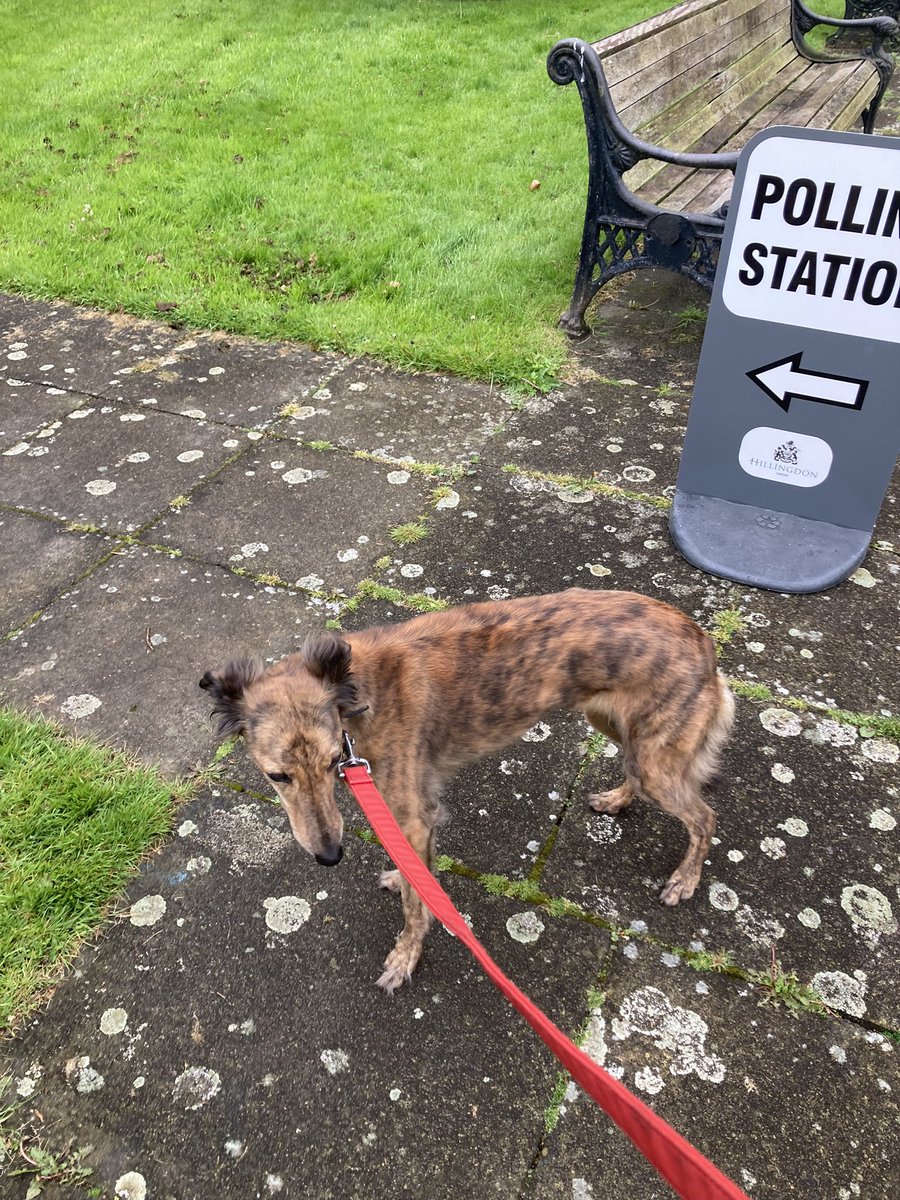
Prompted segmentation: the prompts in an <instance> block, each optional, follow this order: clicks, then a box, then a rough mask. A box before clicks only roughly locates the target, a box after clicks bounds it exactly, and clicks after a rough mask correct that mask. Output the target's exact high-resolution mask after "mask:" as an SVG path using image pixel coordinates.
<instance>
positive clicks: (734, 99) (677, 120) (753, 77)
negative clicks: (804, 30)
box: [621, 31, 796, 145]
mask: <svg viewBox="0 0 900 1200" xmlns="http://www.w3.org/2000/svg"><path fill="white" fill-rule="evenodd" d="M795 57H796V54H795V52H794V47H793V46H792V45H791V43H790V42H785V41H784V35H783V31H782V32H780V33H778V32H773V33H772V34H770V36H769V37H768V38H767V39H766V41H765V42H763V43H761V44H760V45H759V46H756V47H754V49H753V50H751V51H749V52H748V53H747V54H745V55H743V57H742V58H740V59H739V60H738V61H737V62H735V63H733V64H732V66H730V67H728V68H727V69H725V70H723V71H720V72H719V73H718V74H717V75H715V76H714V77H713V78H711V79H707V81H706V82H705V83H703V84H702V85H701V86H700V87H698V88H696V89H695V90H694V91H693V92H690V93H688V94H687V95H685V96H683V97H682V98H681V99H680V100H678V101H676V102H675V103H674V104H670V105H669V106H668V107H667V108H665V109H664V110H663V111H662V112H659V113H656V114H655V115H654V116H652V117H651V118H649V119H648V120H646V121H644V120H642V121H641V123H640V124H639V125H638V124H636V125H635V126H634V131H635V133H636V134H637V135H638V137H641V138H643V139H644V141H646V142H651V143H652V144H654V145H659V143H660V139H662V138H664V137H666V136H667V135H670V134H672V133H677V132H678V131H681V130H682V129H683V128H684V127H686V126H688V125H689V124H690V121H691V118H692V117H693V116H695V114H696V113H698V112H702V111H704V110H705V109H707V108H710V107H713V108H715V109H716V110H717V111H718V112H719V113H720V114H721V115H723V116H724V115H725V114H726V113H729V112H731V110H732V109H734V108H736V107H737V105H738V104H740V103H741V102H742V101H743V100H745V99H747V98H748V97H749V96H751V95H753V93H754V92H756V91H757V90H758V89H759V88H760V87H761V86H762V85H763V83H764V82H765V80H766V79H767V78H771V76H773V75H774V74H776V73H777V72H778V71H780V70H781V68H782V67H783V66H784V65H785V64H786V63H787V62H789V61H790V60H791V59H792V58H795ZM640 112H641V108H640V106H637V107H636V108H629V109H626V110H625V111H624V112H623V113H622V114H621V116H622V120H623V121H624V122H625V123H626V125H629V126H630V125H631V120H630V118H632V119H633V118H634V117H635V116H637V115H638V114H639V113H640ZM685 140H689V136H688V137H687V138H686V139H685Z"/></svg>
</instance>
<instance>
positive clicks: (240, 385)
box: [0, 295, 336, 428]
mask: <svg viewBox="0 0 900 1200" xmlns="http://www.w3.org/2000/svg"><path fill="white" fill-rule="evenodd" d="M12 346H15V347H16V349H15V350H12V349H11V347H12ZM11 355H12V356H13V357H12V358H11V357H10V356H11ZM335 365H336V359H335V356H333V355H330V354H326V353H318V352H316V351H314V350H311V349H310V348H309V347H305V346H296V345H291V344H288V343H275V342H271V343H263V342H253V341H251V340H250V339H249V338H242V337H239V336H237V335H233V334H222V333H208V332H200V331H190V330H185V329H173V328H172V327H171V326H169V325H165V324H163V323H162V322H157V321H139V320H136V319H135V318H133V317H124V316H119V315H116V314H107V313H98V312H94V311H93V310H91V309H84V308H75V307H73V306H72V305H68V304H60V303H55V302H54V303H46V302H43V301H36V300H24V299H22V298H20V297H16V296H3V295H0V380H2V378H3V376H4V375H7V376H12V377H14V378H17V379H23V380H28V381H30V382H32V383H40V382H46V383H48V384H50V385H51V386H53V387H56V388H65V389H71V390H75V391H80V392H84V393H87V394H89V395H92V396H94V397H98V398H104V399H108V400H130V401H134V402H139V403H144V404H153V405H155V406H157V407H158V408H160V409H163V410H166V411H169V412H177V413H180V412H182V411H184V410H185V409H192V410H198V409H200V410H202V411H203V412H204V413H205V414H206V416H207V418H208V419H209V420H211V421H220V422H224V423H226V424H232V425H245V426H247V427H250V428H261V427H262V426H263V425H265V424H267V423H268V422H270V421H271V420H273V418H275V417H276V416H277V414H278V413H279V412H280V410H281V409H282V408H283V407H284V406H285V405H286V404H295V403H302V402H303V401H304V399H305V398H306V396H308V395H309V393H310V392H312V391H314V390H315V389H316V388H317V387H318V386H319V384H320V383H322V382H323V381H324V380H325V379H327V378H328V376H329V375H330V374H331V373H332V372H333V370H334V369H335Z"/></svg>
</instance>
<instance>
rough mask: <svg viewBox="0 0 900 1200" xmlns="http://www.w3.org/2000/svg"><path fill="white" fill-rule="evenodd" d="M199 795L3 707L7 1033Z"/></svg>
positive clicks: (0, 951)
mask: <svg viewBox="0 0 900 1200" xmlns="http://www.w3.org/2000/svg"><path fill="white" fill-rule="evenodd" d="M188 792H189V785H188V784H186V783H175V784H173V783H170V782H167V781H166V780H164V779H163V778H162V777H161V776H160V775H159V774H158V773H157V772H155V771H153V770H150V769H149V768H146V767H140V766H137V765H135V764H134V763H133V762H132V761H131V760H129V759H128V758H126V757H125V756H124V755H122V754H119V753H116V752H114V751H111V750H108V749H106V748H104V747H101V746H97V745H95V744H93V743H90V742H87V741H82V740H80V739H75V738H71V737H68V736H66V735H65V734H64V733H63V732H62V731H61V730H60V729H59V728H57V727H56V726H54V725H51V724H49V723H47V722H45V721H32V720H29V719H26V718H25V717H23V716H22V715H21V714H18V713H16V712H14V711H12V710H11V709H8V708H0V1031H5V1030H10V1029H12V1028H15V1026H16V1025H18V1024H19V1023H20V1022H21V1020H22V1019H23V1018H24V1017H25V1016H26V1015H27V1014H28V1013H29V1012H30V1011H31V1010H32V1009H33V1008H35V1007H36V1006H37V1005H38V1004H40V1003H41V1002H42V1000H43V999H44V998H45V996H46V993H47V991H48V990H49V989H50V987H51V986H52V985H53V983H54V982H55V981H56V980H57V979H58V977H59V973H60V970H61V969H62V968H63V967H64V966H65V965H66V964H67V963H68V962H70V961H71V960H72V958H73V957H74V955H75V954H76V953H77V951H78V948H79V946H80V945H81V943H82V942H83V941H84V939H85V938H87V937H89V936H90V934H91V933H93V931H94V930H95V929H96V927H97V925H98V924H99V923H100V921H101V920H102V918H103V916H104V913H105V911H106V909H107V907H108V905H109V903H110V901H111V900H112V899H113V898H114V897H115V896H116V895H117V894H118V893H119V892H120V891H121V889H122V888H123V887H124V885H125V884H126V883H127V881H128V880H129V878H130V877H131V876H132V874H133V873H134V870H135V868H136V866H137V863H138V862H139V861H140V859H141V857H142V856H143V855H144V854H146V852H147V851H148V849H150V848H151V847H152V846H153V845H154V844H155V843H156V842H157V841H158V840H159V839H160V838H161V837H162V836H163V835H164V834H165V833H166V832H167V831H168V830H169V828H170V825H171V820H172V814H173V811H174V806H175V803H176V802H177V801H179V800H183V799H185V798H186V796H187V794H188Z"/></svg>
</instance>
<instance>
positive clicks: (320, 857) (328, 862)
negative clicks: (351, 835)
mask: <svg viewBox="0 0 900 1200" xmlns="http://www.w3.org/2000/svg"><path fill="white" fill-rule="evenodd" d="M313 857H314V858H315V860H316V862H317V863H318V864H319V866H320V867H336V866H337V865H338V863H339V862H340V861H341V859H342V858H343V857H344V847H343V846H338V848H337V849H336V850H332V851H331V853H330V854H314V855H313Z"/></svg>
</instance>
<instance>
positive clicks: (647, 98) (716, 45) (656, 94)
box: [610, 0, 796, 123]
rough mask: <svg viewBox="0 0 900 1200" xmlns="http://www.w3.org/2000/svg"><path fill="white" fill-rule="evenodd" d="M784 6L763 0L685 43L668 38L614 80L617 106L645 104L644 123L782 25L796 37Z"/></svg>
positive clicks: (785, 37)
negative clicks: (676, 43)
mask: <svg viewBox="0 0 900 1200" xmlns="http://www.w3.org/2000/svg"><path fill="white" fill-rule="evenodd" d="M783 7H784V3H783V0H763V3H760V2H759V0H757V3H756V5H755V6H754V8H753V9H751V10H750V11H749V12H746V13H743V14H741V15H739V16H738V17H737V18H735V19H734V20H732V21H728V22H724V23H723V24H722V25H721V26H718V27H716V28H713V29H708V30H705V31H704V32H703V33H702V34H701V36H699V37H697V38H695V39H694V40H692V41H691V42H688V43H687V44H686V45H684V46H681V47H678V48H672V47H670V46H669V45H668V43H666V44H665V45H663V46H662V47H660V51H661V53H660V56H659V57H658V58H657V59H655V60H654V61H652V62H650V63H649V64H648V65H647V66H646V67H645V68H643V69H641V70H639V71H634V72H632V73H631V74H629V75H626V76H625V77H623V78H622V79H621V80H619V81H617V82H615V83H613V84H612V85H611V87H610V95H611V96H612V100H613V103H614V104H615V106H616V110H617V111H618V112H619V114H620V115H624V113H625V111H626V110H627V109H629V108H631V107H632V106H634V105H640V111H641V122H642V123H643V122H644V121H646V120H649V119H650V118H651V117H652V116H654V115H655V114H656V113H657V112H658V111H659V110H660V109H662V108H664V107H665V105H666V103H674V102H675V101H677V100H679V99H680V98H681V97H683V96H686V95H688V94H689V93H690V92H692V91H693V90H694V89H695V88H697V87H698V86H699V85H700V84H702V83H704V82H705V81H706V80H708V79H711V78H714V77H715V76H716V75H717V74H719V72H721V71H723V70H726V69H727V68H728V67H730V66H732V65H733V64H734V63H735V62H738V61H739V60H740V59H741V58H742V57H743V56H744V55H745V54H746V53H747V52H748V51H751V50H753V49H754V47H756V46H758V45H759V43H760V42H763V41H765V40H766V38H767V37H768V36H769V34H770V33H771V32H772V31H773V30H775V29H778V30H780V31H781V33H782V35H783V39H782V40H783V41H785V42H790V30H786V29H785V23H784V13H783V11H781V10H782V9H783ZM794 53H796V50H795V51H794Z"/></svg>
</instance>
